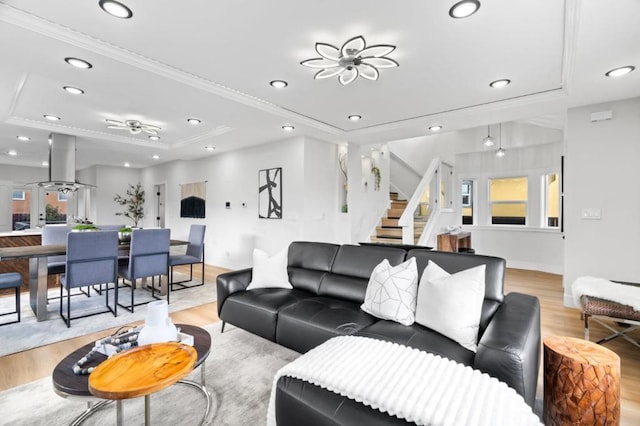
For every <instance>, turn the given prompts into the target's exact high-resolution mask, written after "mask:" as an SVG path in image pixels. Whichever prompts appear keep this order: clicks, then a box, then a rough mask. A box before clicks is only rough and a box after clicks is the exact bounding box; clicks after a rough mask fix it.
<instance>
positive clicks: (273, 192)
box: [258, 167, 282, 219]
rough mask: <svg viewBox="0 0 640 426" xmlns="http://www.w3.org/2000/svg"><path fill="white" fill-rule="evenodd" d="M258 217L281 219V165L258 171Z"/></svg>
mask: <svg viewBox="0 0 640 426" xmlns="http://www.w3.org/2000/svg"><path fill="white" fill-rule="evenodd" d="M258 217H259V218H260V219H282V167H277V168H274V169H265V170H260V171H259V172H258Z"/></svg>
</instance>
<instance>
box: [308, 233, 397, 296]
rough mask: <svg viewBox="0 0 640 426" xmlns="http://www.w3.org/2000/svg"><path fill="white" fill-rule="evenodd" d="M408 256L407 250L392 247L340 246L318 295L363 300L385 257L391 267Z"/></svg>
mask: <svg viewBox="0 0 640 426" xmlns="http://www.w3.org/2000/svg"><path fill="white" fill-rule="evenodd" d="M405 255H406V251H405V250H402V249H397V248H393V247H375V246H350V245H344V246H341V247H340V249H339V250H338V253H337V255H336V258H335V260H334V261H333V266H332V267H331V272H330V273H328V274H327V275H326V276H325V277H324V278H323V280H322V283H321V284H320V290H319V291H318V295H320V296H327V297H337V298H340V299H345V300H350V301H353V302H357V303H362V302H363V301H364V295H365V292H366V291H367V283H368V282H369V277H370V276H371V272H373V268H375V267H376V266H377V265H378V264H379V263H380V262H382V261H383V260H384V259H387V260H388V261H389V263H390V264H391V265H392V266H396V265H399V264H400V263H402V262H404V258H405Z"/></svg>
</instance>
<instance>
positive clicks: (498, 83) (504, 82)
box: [489, 78, 511, 89]
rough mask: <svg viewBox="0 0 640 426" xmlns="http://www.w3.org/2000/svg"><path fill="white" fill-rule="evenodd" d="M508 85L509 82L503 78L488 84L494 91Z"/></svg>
mask: <svg viewBox="0 0 640 426" xmlns="http://www.w3.org/2000/svg"><path fill="white" fill-rule="evenodd" d="M509 84H511V80H509V79H507V78H503V79H500V80H496V81H492V82H491V83H489V86H491V87H493V88H494V89H500V88H501V87H504V86H507V85H509Z"/></svg>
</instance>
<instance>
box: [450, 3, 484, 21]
mask: <svg viewBox="0 0 640 426" xmlns="http://www.w3.org/2000/svg"><path fill="white" fill-rule="evenodd" d="M478 9H480V2H479V1H477V0H462V1H459V2H458V3H456V4H454V5H453V6H451V9H449V16H451V17H452V18H466V17H468V16H471V15H473V14H474V13H476V12H477V11H478Z"/></svg>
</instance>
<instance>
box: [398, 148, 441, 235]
mask: <svg viewBox="0 0 640 426" xmlns="http://www.w3.org/2000/svg"><path fill="white" fill-rule="evenodd" d="M439 167H440V158H438V157H436V158H434V159H433V160H431V163H430V164H429V167H428V168H427V170H426V172H425V173H424V175H423V176H422V179H421V180H420V183H419V184H418V186H417V187H416V190H415V191H414V192H413V195H412V196H411V199H409V201H408V202H407V207H406V208H405V210H404V213H402V216H400V220H398V225H399V226H402V243H403V244H415V236H414V226H413V221H414V213H415V211H416V210H417V209H418V208H419V206H420V200H421V199H422V196H423V194H424V193H425V191H427V190H428V189H429V186H430V185H431V181H432V179H433V177H434V176H436V173H437V171H438V168H439ZM437 187H438V186H436V188H437ZM431 196H436V194H431ZM432 205H433V208H432V211H431V212H430V214H429V219H428V220H427V224H426V225H425V228H424V231H423V232H422V234H421V235H420V239H419V240H418V241H419V242H420V241H423V240H424V241H426V240H427V239H428V235H430V233H431V232H433V228H434V226H435V220H434V218H435V217H437V216H439V214H440V205H439V203H432ZM425 235H426V237H425Z"/></svg>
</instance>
